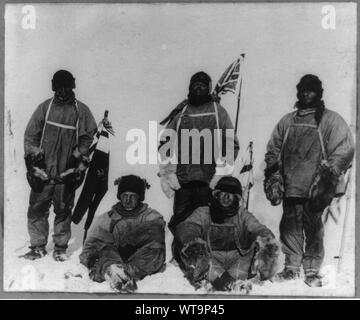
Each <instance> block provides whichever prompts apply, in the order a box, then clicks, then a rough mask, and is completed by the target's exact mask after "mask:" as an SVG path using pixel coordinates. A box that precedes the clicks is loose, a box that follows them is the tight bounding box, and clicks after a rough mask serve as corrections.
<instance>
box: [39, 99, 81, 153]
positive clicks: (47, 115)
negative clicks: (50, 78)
mask: <svg viewBox="0 0 360 320" xmlns="http://www.w3.org/2000/svg"><path fill="white" fill-rule="evenodd" d="M53 101H54V98H52V99H51V101H50V103H49V106H48V108H47V110H46V115H45V122H44V126H43V130H42V133H41V139H40V148H42V144H43V141H44V133H45V128H46V125H47V124H48V123H49V124H53V125H56V126H58V127H62V128H65V129H71V130H74V129H75V131H76V145H78V143H79V119H80V112H79V107H78V104H77V100H76V99H75V109H76V113H77V120H76V125H75V127H73V126H68V125H64V124H60V123H55V122H53V121H49V120H48V119H49V114H50V109H51V107H52V104H53Z"/></svg>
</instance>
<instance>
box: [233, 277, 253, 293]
mask: <svg viewBox="0 0 360 320" xmlns="http://www.w3.org/2000/svg"><path fill="white" fill-rule="evenodd" d="M230 289H231V291H234V292H236V293H240V294H249V293H250V292H251V290H252V283H251V281H248V280H245V281H244V280H236V281H234V282H233V283H232V284H231V286H230Z"/></svg>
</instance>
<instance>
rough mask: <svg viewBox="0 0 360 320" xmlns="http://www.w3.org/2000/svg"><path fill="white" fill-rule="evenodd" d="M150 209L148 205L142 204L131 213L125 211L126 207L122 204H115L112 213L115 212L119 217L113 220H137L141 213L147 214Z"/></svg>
mask: <svg viewBox="0 0 360 320" xmlns="http://www.w3.org/2000/svg"><path fill="white" fill-rule="evenodd" d="M147 208H148V205H147V204H146V203H142V202H141V203H140V204H139V205H138V206H137V207H136V208H135V209H134V210H131V211H127V210H125V209H124V207H123V206H122V204H121V202H120V201H119V202H118V203H117V204H115V205H114V206H113V207H112V211H115V212H116V213H117V215H118V216H117V217H113V216H112V218H115V219H116V218H118V219H121V218H136V217H138V216H139V215H140V214H141V213H143V212H145V211H146V210H147Z"/></svg>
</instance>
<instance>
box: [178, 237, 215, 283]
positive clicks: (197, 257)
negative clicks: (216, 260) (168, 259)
mask: <svg viewBox="0 0 360 320" xmlns="http://www.w3.org/2000/svg"><path fill="white" fill-rule="evenodd" d="M180 257H181V260H182V262H183V263H184V265H185V268H186V274H187V278H188V279H189V280H190V282H193V283H195V282H198V281H200V280H202V279H204V278H205V277H206V275H207V272H208V270H209V262H210V256H209V253H208V249H207V245H206V242H205V241H204V240H202V239H200V238H197V239H195V240H193V241H190V242H188V243H187V244H186V245H185V246H184V247H183V248H182V250H181V253H180Z"/></svg>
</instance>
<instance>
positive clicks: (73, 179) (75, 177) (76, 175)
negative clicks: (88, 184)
mask: <svg viewBox="0 0 360 320" xmlns="http://www.w3.org/2000/svg"><path fill="white" fill-rule="evenodd" d="M74 154H75V155H76V152H74ZM74 154H73V155H71V157H70V159H69V161H68V165H67V167H68V169H67V170H66V171H65V172H62V173H61V174H60V179H61V180H62V181H63V182H64V183H65V185H66V187H67V189H68V190H69V192H74V191H75V190H76V189H77V188H79V187H80V186H81V184H82V183H83V181H84V179H85V173H86V169H87V168H88V167H89V162H90V161H89V158H88V157H86V156H83V155H81V154H80V155H78V157H76V156H75V155H74Z"/></svg>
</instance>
